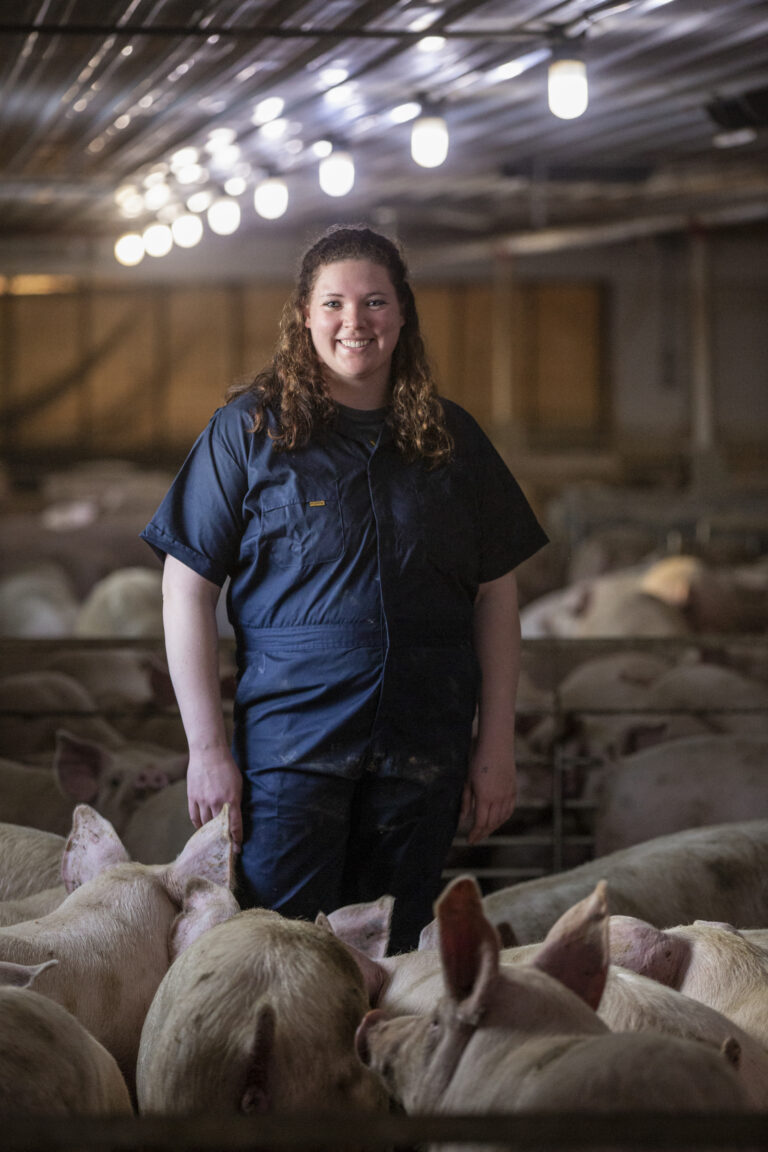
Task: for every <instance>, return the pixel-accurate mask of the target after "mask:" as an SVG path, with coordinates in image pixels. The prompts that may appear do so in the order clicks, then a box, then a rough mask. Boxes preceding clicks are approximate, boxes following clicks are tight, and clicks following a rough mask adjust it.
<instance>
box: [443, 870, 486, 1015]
mask: <svg viewBox="0 0 768 1152" xmlns="http://www.w3.org/2000/svg"><path fill="white" fill-rule="evenodd" d="M435 911H436V912H437V922H438V925H439V927H440V955H441V958H442V964H443V977H444V979H445V984H446V988H447V989H448V992H449V994H450V996H451V998H452V999H453V1000H455V1001H457V1002H463V1003H464V1004H465V1006H466V1007H467V1009H468V1010H469V1011H470V1012H479V1011H482V1007H483V1004H484V1002H485V998H486V995H487V992H488V990H489V988H490V986H491V984H492V982H493V980H494V978H495V977H496V976H497V975H498V971H499V950H500V945H499V937H498V933H497V932H496V929H495V928H494V926H493V925H492V924H491V922H490V920H488V919H487V917H486V915H485V912H484V910H483V903H482V900H481V898H480V889H479V888H478V886H477V881H476V880H475V879H474V877H472V876H459V877H458V878H457V879H456V880H454V881H452V882H451V883H450V884H449V885H448V887H447V888H446V889H445V891H444V892H443V894H442V895H441V896H440V898H439V899H438V901H437V904H436V905H435Z"/></svg>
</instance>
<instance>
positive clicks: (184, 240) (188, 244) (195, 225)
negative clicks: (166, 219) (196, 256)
mask: <svg viewBox="0 0 768 1152" xmlns="http://www.w3.org/2000/svg"><path fill="white" fill-rule="evenodd" d="M171 232H172V233H173V238H174V240H175V241H176V243H177V244H178V246H179V248H194V246H195V244H199V243H200V241H201V240H202V238H203V222H202V220H201V219H200V217H199V216H193V215H192V213H191V212H190V213H185V214H184V215H183V216H177V217H176V219H175V220H174V221H173V223H172V224H171Z"/></svg>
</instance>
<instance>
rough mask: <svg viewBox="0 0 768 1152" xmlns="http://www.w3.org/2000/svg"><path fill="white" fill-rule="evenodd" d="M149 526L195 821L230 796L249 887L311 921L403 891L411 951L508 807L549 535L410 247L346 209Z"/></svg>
mask: <svg viewBox="0 0 768 1152" xmlns="http://www.w3.org/2000/svg"><path fill="white" fill-rule="evenodd" d="M143 536H144V538H145V539H146V540H147V541H148V543H149V544H150V545H151V546H152V547H153V548H154V549H155V551H156V552H157V553H158V554H159V555H160V556H161V557H162V558H163V559H164V562H165V570H164V577H163V593H164V626H165V636H166V647H167V651H168V662H169V667H170V669H171V675H172V677H173V683H174V687H175V690H176V695H177V698H178V702H179V708H180V711H181V714H182V719H183V721H184V726H185V729H186V733H187V739H188V742H189V750H190V757H189V770H188V776H187V788H188V798H189V811H190V816H191V817H192V820H193V822H194V823H195V824H196V825H198V826H199V825H201V824H204V823H206V822H207V821H209V820H211V819H212V818H213V817H214V816H215V815H216V814H217V813H218V812H219V811H220V810H221V808H222V806H223V805H224V804H225V803H229V805H230V819H231V826H232V831H233V834H234V836H235V838H236V839H237V840H240V839H242V852H241V855H240V882H241V888H240V893H239V896H240V900H241V903H242V904H243V905H249V904H250V905H256V906H261V907H267V908H275V909H277V910H278V911H280V912H282V913H283V914H284V915H287V916H297V917H305V918H310V919H311V918H314V917H315V916H316V915H317V913H318V912H320V911H324V912H332V911H334V910H335V909H336V908H338V907H340V906H342V905H345V904H352V903H359V902H363V901H368V900H375V899H377V898H378V897H380V896H382V895H384V894H389V895H392V896H394V897H395V906H394V913H393V919H392V932H391V937H390V947H391V948H393V949H394V950H401V949H409V948H412V947H415V945H416V942H417V940H418V936H419V932H420V930H421V928H422V927H423V925H424V924H425V923H426V922H427V921H428V920H430V919H431V916H432V903H433V901H434V899H435V897H436V896H437V894H438V892H439V890H440V887H441V872H442V868H443V864H444V861H445V858H446V856H447V853H448V851H449V849H450V846H451V842H452V840H453V837H454V834H455V832H456V828H457V824H458V821H459V817H460V814H461V813H463V814H464V816H465V817H466V820H467V827H468V828H469V830H470V833H469V834H470V839H471V840H476V839H479V838H480V837H482V836H486V835H488V834H489V833H490V832H491V831H493V829H494V828H496V827H498V826H499V825H500V824H502V823H503V822H504V821H505V820H506V819H507V818H508V817H509V815H510V814H511V812H512V809H513V807H514V802H515V791H516V785H515V761H514V701H515V690H516V684H517V671H518V655H519V639H520V628H519V620H518V613H517V593H516V585H515V577H514V573H513V569H514V568H515V566H516V565H517V564H519V563H520V562H521V561H522V560H524V559H526V558H527V557H528V556H530V555H531V554H532V553H533V552H535V551H536V550H537V549H538V548H540V547H541V546H542V544H543V543H544V542H545V540H546V537H545V536H544V533H543V532H542V530H541V528H540V527H539V525H538V523H537V522H536V519H535V518H534V516H533V513H532V512H531V510H530V508H529V506H528V504H527V502H526V500H525V497H524V496H523V494H522V492H521V491H520V488H519V487H518V485H517V483H516V482H515V480H514V478H513V477H512V475H511V474H510V472H509V471H508V469H507V467H506V465H505V464H504V462H503V461H502V459H501V457H500V456H499V455H498V453H497V452H496V451H495V449H494V448H493V447H492V445H491V443H490V441H489V440H488V439H487V437H486V436H485V435H484V433H483V432H482V431H481V429H480V428H479V426H478V425H477V424H476V423H475V421H474V420H473V419H472V417H471V416H469V414H468V413H467V412H465V411H464V410H463V409H461V408H459V407H458V406H457V405H455V404H452V403H450V402H449V401H447V400H443V399H441V398H440V397H439V396H438V395H437V391H436V388H435V385H434V382H433V380H432V376H431V373H430V369H429V365H428V363H427V359H426V356H425V353H424V346H423V342H422V339H421V334H420V330H419V320H418V316H417V313H416V306H415V303H414V298H413V293H412V291H411V287H410V284H409V283H408V277H407V271H406V267H405V263H404V261H403V258H402V256H401V254H400V252H399V250H398V248H397V247H396V245H395V244H393V243H392V241H390V240H389V239H387V238H386V237H385V236H382V235H380V234H379V233H377V232H374V231H372V230H371V229H369V228H367V227H365V226H339V227H336V228H333V229H331V230H330V231H329V232H327V233H325V234H324V235H323V236H321V237H320V239H319V240H318V241H317V242H316V243H315V244H314V245H313V246H312V247H311V248H310V249H309V250H308V252H307V253H306V254H305V257H304V260H303V263H302V266H301V270H300V273H299V278H298V282H297V285H296V288H295V290H294V293H293V295H292V296H291V298H290V299H289V301H288V302H287V304H286V306H285V309H284V312H283V316H282V320H281V324H280V332H279V337H278V342H277V347H276V350H275V354H274V357H273V360H272V363H271V365H270V366H269V367H268V368H266V369H264V370H263V371H262V372H260V373H259V374H258V375H257V376H256V378H255V380H253V381H252V382H250V383H248V384H246V385H241V386H238V387H235V388H233V389H231V391H230V395H229V402H228V403H227V404H226V405H225V406H224V407H223V408H220V409H219V410H218V411H217V412H216V413H215V414H214V416H213V417H212V419H211V421H210V423H209V424H208V427H207V428H206V430H205V431H204V432H203V433H202V435H201V436H200V437H199V438H198V440H197V442H196V443H195V445H194V446H193V448H192V451H191V452H190V454H189V456H188V458H187V460H186V462H185V464H184V465H183V467H182V469H181V472H180V473H179V475H178V477H177V478H176V480H175V482H174V484H173V486H172V488H171V490H170V492H169V493H168V495H167V496H166V498H165V500H164V501H163V503H162V504H161V506H160V508H159V509H158V511H157V513H156V514H155V516H154V517H153V519H152V522H151V523H150V524H149V525H148V526H147V528H146V529H145V531H144V533H143ZM227 578H229V580H230V588H229V594H228V600H227V607H228V612H229V616H230V619H231V621H232V624H233V627H234V631H235V635H236V639H237V652H238V670H239V680H238V688H237V695H236V700H235V711H234V727H235V734H234V741H233V746H232V749H231V750H230V749H229V747H228V745H227V740H226V737H225V733H224V727H223V723H222V720H221V706H220V700H219V696H218V678H217V676H216V675H215V674H214V669H215V668H216V667H217V663H216V655H217V636H216V626H215V606H216V601H217V599H218V596H219V592H220V589H221V586H222V585H223V584H224V582H225V580H226V579H227ZM478 706H479V735H478V739H477V741H476V744H475V746H474V748H472V747H471V735H472V724H473V720H474V717H475V712H476V708H477V707H478Z"/></svg>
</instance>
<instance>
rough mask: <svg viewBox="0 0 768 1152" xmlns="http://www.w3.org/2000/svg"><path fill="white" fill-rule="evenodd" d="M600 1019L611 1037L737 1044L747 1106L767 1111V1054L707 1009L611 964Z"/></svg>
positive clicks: (747, 1036)
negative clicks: (642, 1035) (644, 1035)
mask: <svg viewBox="0 0 768 1152" xmlns="http://www.w3.org/2000/svg"><path fill="white" fill-rule="evenodd" d="M527 947H528V946H527V945H524V949H527ZM597 1014H598V1016H599V1017H600V1019H601V1020H604V1021H605V1023H606V1024H607V1025H608V1027H609V1028H610V1029H611V1031H612V1032H640V1031H643V1032H646V1031H653V1032H664V1033H666V1034H668V1035H670V1036H682V1037H684V1038H685V1039H688V1040H697V1041H703V1042H705V1043H708V1044H714V1045H715V1046H716V1047H718V1048H720V1047H722V1046H723V1045H724V1044H726V1043H727V1041H728V1040H729V1038H733V1039H734V1040H736V1042H737V1043H738V1045H739V1049H740V1054H739V1059H738V1062H737V1065H736V1071H737V1074H738V1077H739V1079H740V1081H741V1083H742V1086H743V1088H744V1090H745V1093H746V1097H747V1100H748V1101H749V1103H750V1105H751V1107H753V1108H757V1109H758V1110H759V1111H767V1110H768V1051H766V1049H765V1048H764V1047H763V1045H762V1044H760V1043H759V1042H758V1041H757V1040H756V1039H755V1038H754V1037H753V1036H751V1035H750V1034H749V1033H748V1032H745V1031H744V1029H743V1028H739V1026H738V1025H737V1024H735V1023H734V1021H733V1020H731V1019H729V1018H728V1017H727V1016H724V1015H723V1013H722V1012H718V1011H716V1010H715V1009H714V1008H710V1006H709V1005H708V1004H703V1003H702V1002H701V1001H699V1000H694V999H693V997H691V996H686V995H684V994H683V993H682V992H678V991H676V990H675V989H674V988H669V987H667V986H666V985H664V984H659V983H658V981H656V980H651V979H649V978H648V977H647V976H640V975H639V974H638V973H637V972H631V971H630V970H629V969H627V968H621V967H619V966H618V965H617V964H611V966H610V968H609V969H608V979H607V980H606V983H605V990H604V992H603V995H602V997H601V999H600V1004H599V1006H598V1009H597Z"/></svg>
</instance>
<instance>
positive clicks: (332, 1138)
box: [2, 1112, 768, 1152]
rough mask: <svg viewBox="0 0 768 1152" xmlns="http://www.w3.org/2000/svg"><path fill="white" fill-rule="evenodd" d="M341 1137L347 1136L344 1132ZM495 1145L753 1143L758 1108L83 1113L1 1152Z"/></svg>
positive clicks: (12, 1132) (27, 1125)
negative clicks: (723, 1110) (252, 1114)
mask: <svg viewBox="0 0 768 1152" xmlns="http://www.w3.org/2000/svg"><path fill="white" fill-rule="evenodd" d="M350 1133H354V1136H353V1137H352V1136H351V1135H350ZM438 1141H439V1142H441V1143H444V1142H450V1144H451V1146H454V1145H462V1144H471V1145H472V1146H473V1147H478V1146H482V1145H485V1144H487V1145H488V1146H489V1147H495V1148H498V1147H499V1146H500V1145H503V1146H504V1147H506V1148H508V1149H510V1150H511V1149H521V1150H522V1149H530V1150H532V1152H533V1150H535V1152H559V1150H561V1149H570V1148H573V1149H595V1152H597V1150H598V1149H602V1148H608V1149H610V1150H611V1152H629V1150H630V1149H653V1150H656V1152H661V1149H672V1150H674V1149H678V1148H679V1149H686V1148H687V1149H691V1148H694V1147H695V1148H697V1149H698V1148H712V1149H718V1148H722V1149H726V1148H728V1149H741V1148H746V1149H753V1150H754V1152H757V1150H758V1149H761V1148H765V1147H766V1145H767V1144H768V1114H765V1113H753V1114H749V1113H738V1114H736V1113H733V1114H717V1113H712V1114H710V1113H673V1114H670V1113H653V1112H647V1113H645V1112H642V1113H638V1112H633V1113H622V1112H617V1113H610V1114H605V1113H590V1112H576V1113H570V1112H569V1113H527V1114H526V1113H522V1114H518V1115H509V1114H499V1113H495V1114H493V1115H491V1114H486V1115H484V1116H472V1115H446V1116H439V1115H423V1116H415V1115H414V1116H404V1115H394V1114H393V1115H386V1114H382V1115H376V1114H371V1113H339V1114H333V1113H323V1114H305V1115H301V1114H297V1115H293V1114H290V1115H289V1114H282V1115H281V1114H271V1115H265V1116H260V1117H257V1118H251V1117H243V1116H228V1115H225V1114H220V1115H218V1116H211V1115H202V1116H180V1117H167V1116H165V1117H160V1116H158V1117H136V1118H134V1119H125V1118H122V1117H121V1118H106V1117H105V1118H90V1117H55V1118H54V1117H7V1118H6V1119H5V1121H4V1124H3V1141H2V1147H3V1150H4V1152H249V1150H250V1149H268V1150H269V1152H276V1150H277V1149H285V1150H286V1152H345V1150H346V1152H353V1150H354V1152H416V1150H417V1149H418V1148H423V1147H424V1146H425V1145H426V1144H428V1143H435V1142H438Z"/></svg>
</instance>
